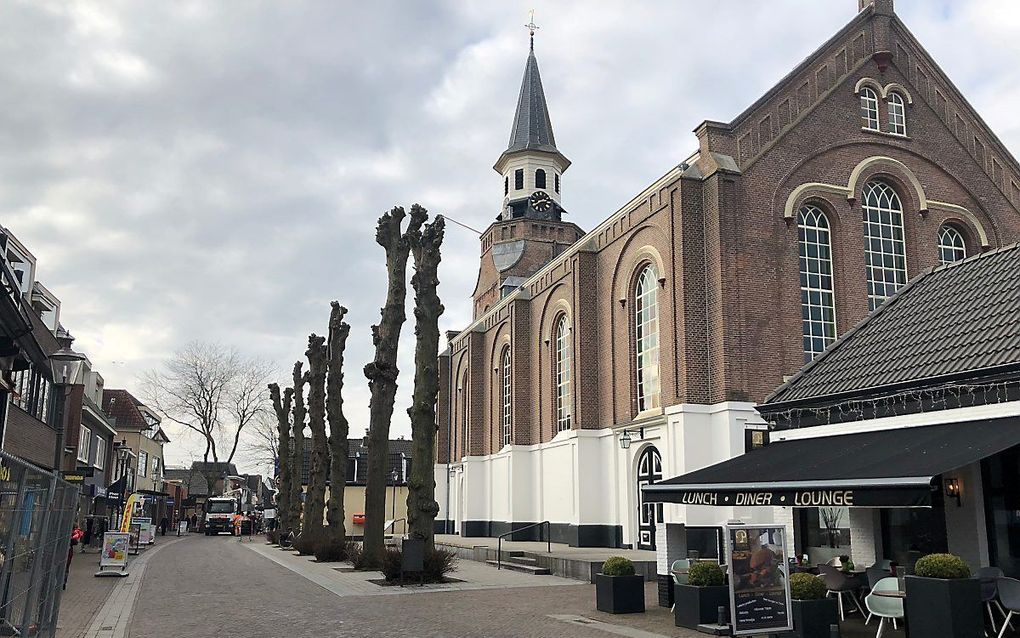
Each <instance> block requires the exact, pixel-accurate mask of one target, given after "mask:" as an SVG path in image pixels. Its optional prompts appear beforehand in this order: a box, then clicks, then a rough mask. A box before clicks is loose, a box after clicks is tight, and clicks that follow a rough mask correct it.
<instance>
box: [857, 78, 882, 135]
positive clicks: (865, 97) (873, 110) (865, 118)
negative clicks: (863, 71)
mask: <svg viewBox="0 0 1020 638" xmlns="http://www.w3.org/2000/svg"><path fill="white" fill-rule="evenodd" d="M860 96H861V126H863V127H864V128H866V129H868V130H869V131H878V130H880V129H879V128H878V96H877V95H875V91H874V89H872V88H871V87H867V86H865V87H862V88H861V92H860Z"/></svg>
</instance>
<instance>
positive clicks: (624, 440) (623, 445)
mask: <svg viewBox="0 0 1020 638" xmlns="http://www.w3.org/2000/svg"><path fill="white" fill-rule="evenodd" d="M644 438H645V429H644V428H641V429H639V430H638V440H639V441H640V440H642V439H644ZM633 440H634V439H632V438H631V436H630V430H624V431H623V434H621V435H620V449H621V450H627V449H630V444H631V441H633Z"/></svg>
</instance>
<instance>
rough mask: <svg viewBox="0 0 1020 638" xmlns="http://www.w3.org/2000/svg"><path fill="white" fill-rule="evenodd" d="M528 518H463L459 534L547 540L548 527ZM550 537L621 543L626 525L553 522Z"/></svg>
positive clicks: (584, 543)
mask: <svg viewBox="0 0 1020 638" xmlns="http://www.w3.org/2000/svg"><path fill="white" fill-rule="evenodd" d="M529 525H534V523H530V522H525V521H520V522H518V521H513V522H507V521H464V522H463V523H461V526H460V535H461V536H464V537H470V536H474V537H489V538H494V537H497V536H502V535H503V534H507V533H510V536H507V539H508V540H514V541H544V540H546V538H545V530H546V527H545V526H544V525H543V526H537V527H530V528H528V529H522V528H524V527H528V526H529ZM549 533H550V536H551V540H552V542H554V543H564V544H566V545H569V546H571V547H620V546H621V545H622V544H623V527H622V526H620V525H573V524H570V523H552V524H551V525H550V526H549Z"/></svg>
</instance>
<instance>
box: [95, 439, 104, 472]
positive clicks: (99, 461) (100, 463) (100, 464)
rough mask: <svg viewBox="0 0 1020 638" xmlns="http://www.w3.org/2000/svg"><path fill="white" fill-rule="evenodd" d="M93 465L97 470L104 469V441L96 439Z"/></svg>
mask: <svg viewBox="0 0 1020 638" xmlns="http://www.w3.org/2000/svg"><path fill="white" fill-rule="evenodd" d="M93 465H95V466H96V469H97V470H101V469H103V468H104V467H106V439H101V438H96V460H95V462H94V463H93Z"/></svg>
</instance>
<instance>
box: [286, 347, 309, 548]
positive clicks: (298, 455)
mask: <svg viewBox="0 0 1020 638" xmlns="http://www.w3.org/2000/svg"><path fill="white" fill-rule="evenodd" d="M301 368H302V364H301V362H300V361H296V362H295V363H294V373H293V379H294V407H293V408H292V409H291V414H292V415H293V417H294V420H293V428H294V429H293V437H292V438H291V448H292V449H291V452H290V458H291V460H290V514H291V516H292V517H293V518H292V519H291V520H290V521H289V523H290V525H289V528H290V529H291V530H293V531H294V533H295V534H296V533H297V532H298V530H300V529H301V507H302V506H301V495H302V493H303V492H304V490H303V489H302V485H301V479H302V478H303V477H302V474H303V473H304V472H303V470H304V463H305V380H306V378H307V375H305V374H303V373H302V372H301Z"/></svg>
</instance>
